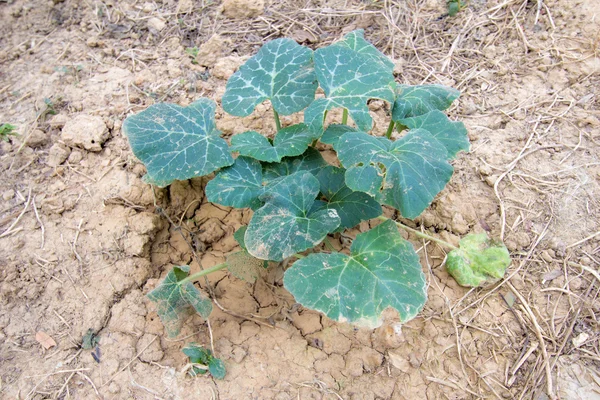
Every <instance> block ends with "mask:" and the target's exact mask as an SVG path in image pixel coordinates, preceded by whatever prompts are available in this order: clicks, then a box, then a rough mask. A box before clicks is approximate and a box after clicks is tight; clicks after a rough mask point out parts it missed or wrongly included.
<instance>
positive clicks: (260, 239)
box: [244, 171, 340, 261]
mask: <svg viewBox="0 0 600 400" xmlns="http://www.w3.org/2000/svg"><path fill="white" fill-rule="evenodd" d="M318 193H319V181H318V180H317V178H315V177H314V176H313V175H312V174H311V173H310V172H306V171H300V172H296V173H294V174H292V175H289V176H286V177H284V178H281V179H279V180H278V181H277V182H276V183H273V184H272V185H269V187H268V189H267V190H266V192H265V194H263V195H262V196H261V197H260V200H261V201H264V202H265V205H264V206H262V207H261V208H259V209H258V210H256V211H255V212H254V215H253V216H252V219H251V220H250V224H249V225H248V229H247V230H246V234H245V236H244V239H245V240H244V241H245V244H246V247H247V249H248V253H250V254H251V255H252V256H254V257H256V258H259V259H261V260H272V261H281V260H283V259H284V258H287V257H290V256H292V255H294V254H296V253H298V252H301V251H304V250H306V249H308V248H311V247H314V246H316V245H317V244H319V243H320V242H321V241H322V240H323V238H324V237H325V236H326V235H327V234H328V233H329V232H333V231H334V230H335V229H336V228H337V227H338V226H339V225H340V217H339V216H338V215H337V212H336V211H335V210H318V211H314V212H311V208H312V206H313V203H314V202H315V198H316V197H317V194H318Z"/></svg>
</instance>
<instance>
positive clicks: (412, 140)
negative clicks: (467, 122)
mask: <svg viewBox="0 0 600 400" xmlns="http://www.w3.org/2000/svg"><path fill="white" fill-rule="evenodd" d="M336 150H337V152H338V157H339V159H340V162H341V163H342V165H343V166H345V167H346V168H347V171H346V184H347V185H348V187H349V188H350V189H352V190H357V191H364V192H366V193H368V194H370V195H371V196H373V197H375V198H376V199H377V200H378V201H379V202H380V203H382V204H387V205H390V206H392V207H395V208H396V209H398V210H400V212H401V213H402V215H403V216H404V217H405V218H411V219H412V218H416V217H417V216H419V215H420V214H421V212H423V210H425V208H427V207H428V206H429V204H431V202H432V201H433V199H434V198H435V196H436V195H437V194H438V193H439V192H440V191H441V190H442V189H443V188H444V187H445V186H446V184H447V183H448V181H449V180H450V177H451V176H452V172H453V168H452V166H451V165H450V164H448V161H447V157H448V152H447V151H446V148H445V147H444V145H442V144H441V143H440V142H438V141H437V140H436V139H435V138H434V137H433V136H432V135H431V133H429V132H427V131H426V130H423V129H414V130H410V131H409V132H408V134H406V135H405V136H403V137H402V138H400V139H398V140H397V141H395V142H392V141H391V140H388V139H386V138H381V137H380V138H377V137H373V136H370V135H368V134H366V133H364V132H349V133H346V134H344V136H342V138H341V139H340V140H339V141H338V144H337V147H336Z"/></svg>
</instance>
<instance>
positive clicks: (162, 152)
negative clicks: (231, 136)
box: [123, 98, 233, 187]
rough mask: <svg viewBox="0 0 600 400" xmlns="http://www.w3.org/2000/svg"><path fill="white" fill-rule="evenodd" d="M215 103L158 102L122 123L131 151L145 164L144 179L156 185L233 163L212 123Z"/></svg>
mask: <svg viewBox="0 0 600 400" xmlns="http://www.w3.org/2000/svg"><path fill="white" fill-rule="evenodd" d="M215 108H216V104H215V102H214V101H212V100H210V99H205V98H201V99H200V100H197V101H195V102H194V103H192V104H190V105H189V106H187V107H181V106H178V105H176V104H169V103H158V104H154V105H152V106H150V107H148V108H147V109H146V110H144V111H142V112H141V113H139V114H135V115H130V116H129V117H127V119H126V120H125V122H124V123H123V132H124V134H125V136H127V138H128V139H129V145H130V146H131V149H132V150H133V154H135V156H136V157H137V158H138V159H140V161H141V162H143V163H144V165H146V169H147V170H148V174H147V175H146V176H145V177H144V180H145V181H146V182H148V183H152V184H154V185H156V186H159V187H164V186H167V185H169V184H170V183H171V182H173V181H175V180H185V179H190V178H194V177H196V176H203V175H207V174H210V173H211V172H213V171H215V170H217V169H219V168H221V167H226V166H228V165H231V164H233V158H232V157H231V154H230V153H229V147H228V146H227V142H226V141H225V140H223V139H222V138H221V137H220V135H221V132H219V131H218V130H217V128H216V126H215Z"/></svg>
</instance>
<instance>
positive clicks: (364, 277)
mask: <svg viewBox="0 0 600 400" xmlns="http://www.w3.org/2000/svg"><path fill="white" fill-rule="evenodd" d="M350 253H351V254H350V255H349V256H348V255H346V254H342V253H331V254H326V253H313V254H310V255H308V256H307V257H306V258H303V259H300V260H298V261H296V262H295V263H294V265H292V267H291V268H290V269H288V270H287V271H286V272H285V276H284V278H283V283H284V286H285V287H286V289H287V290H289V291H290V292H291V293H292V295H294V297H295V299H296V301H297V302H299V303H301V304H302V305H303V306H305V307H309V308H312V309H315V310H317V311H321V312H322V313H324V314H325V315H327V316H328V317H329V318H331V319H333V320H336V321H340V322H351V323H354V324H357V325H363V326H367V327H370V328H375V327H377V326H379V325H381V313H382V312H383V310H385V309H386V308H387V307H392V308H395V309H396V310H398V312H399V314H400V318H401V319H402V322H406V321H409V320H410V319H412V318H414V317H415V316H416V315H417V313H418V312H419V311H420V310H421V309H422V308H423V305H424V304H425V301H426V299H427V291H426V282H425V275H424V274H423V271H422V270H421V265H420V263H419V257H418V256H417V254H416V253H415V250H414V248H413V247H412V245H411V244H410V243H409V242H407V241H406V240H404V239H403V238H402V236H400V233H399V232H398V229H397V228H396V225H395V224H394V222H393V221H390V220H388V221H386V222H384V223H382V224H379V225H378V226H376V227H375V228H373V229H371V230H370V231H368V232H365V233H361V234H359V235H357V236H356V239H355V240H354V243H352V246H351V247H350Z"/></svg>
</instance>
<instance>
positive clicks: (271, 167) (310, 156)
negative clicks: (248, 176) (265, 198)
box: [262, 147, 328, 184]
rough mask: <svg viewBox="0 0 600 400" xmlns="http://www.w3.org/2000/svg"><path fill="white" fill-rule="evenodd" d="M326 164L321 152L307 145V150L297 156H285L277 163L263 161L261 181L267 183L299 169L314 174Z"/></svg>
mask: <svg viewBox="0 0 600 400" xmlns="http://www.w3.org/2000/svg"><path fill="white" fill-rule="evenodd" d="M327 165H328V164H327V162H326V161H325V160H324V159H323V156H321V153H320V152H319V151H318V150H316V149H314V148H312V147H309V148H308V150H306V151H305V152H304V153H303V154H302V155H300V156H298V157H285V158H283V159H282V160H281V162H279V163H263V171H262V173H263V183H264V184H267V183H268V182H270V181H273V180H275V179H277V178H282V177H284V176H288V175H291V174H293V173H294V172H299V171H308V172H310V173H311V174H313V175H315V176H316V175H317V174H318V173H319V171H320V170H321V169H322V168H323V167H325V166H327Z"/></svg>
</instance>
